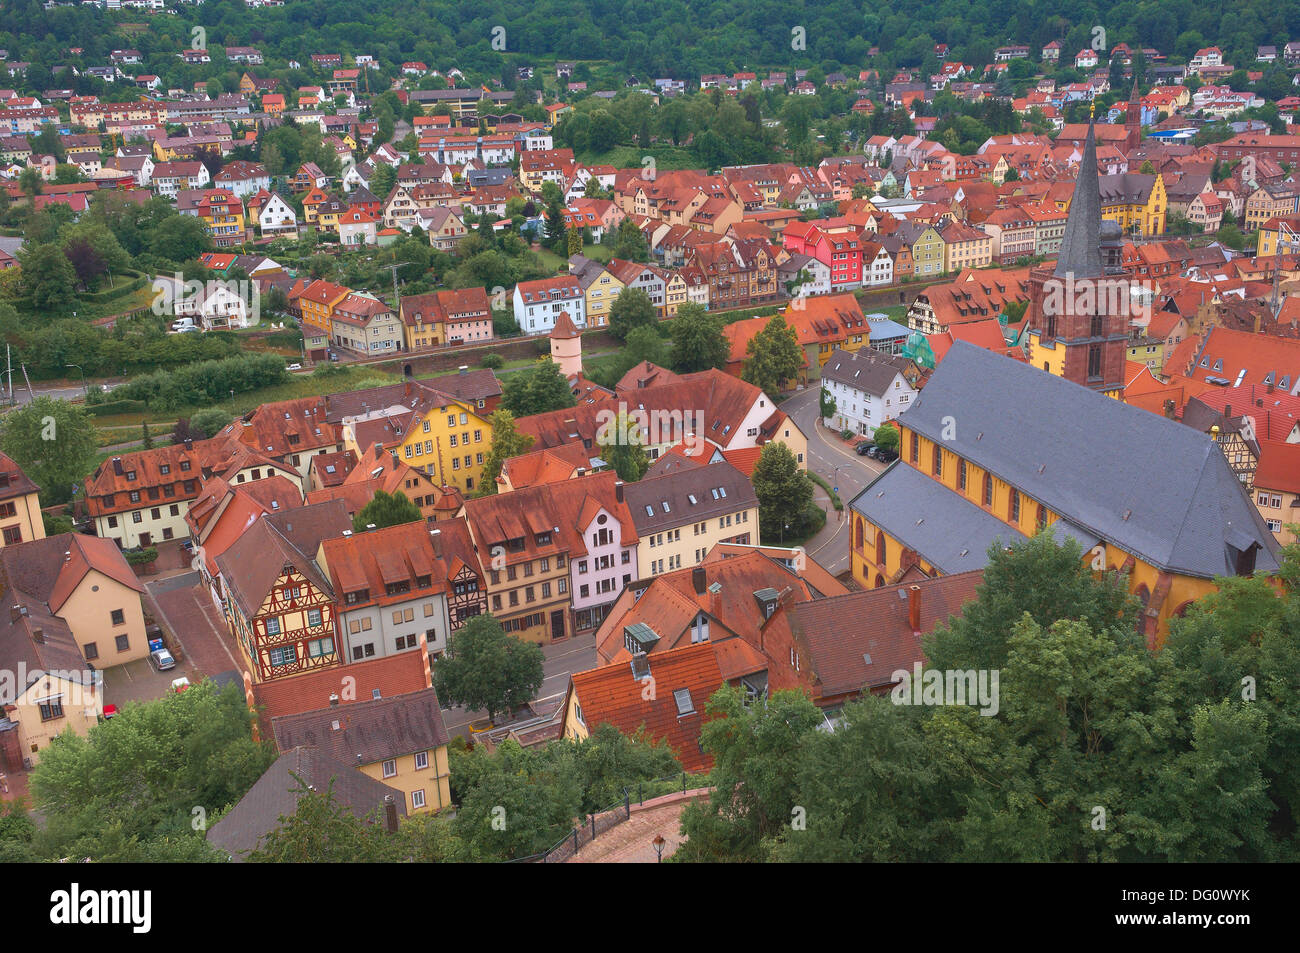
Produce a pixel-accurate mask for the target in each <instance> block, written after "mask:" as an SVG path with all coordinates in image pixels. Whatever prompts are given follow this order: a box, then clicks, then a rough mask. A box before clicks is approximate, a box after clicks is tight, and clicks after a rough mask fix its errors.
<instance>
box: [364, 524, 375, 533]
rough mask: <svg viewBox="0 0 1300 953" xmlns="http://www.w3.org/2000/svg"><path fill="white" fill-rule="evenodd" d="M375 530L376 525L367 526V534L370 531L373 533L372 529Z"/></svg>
mask: <svg viewBox="0 0 1300 953" xmlns="http://www.w3.org/2000/svg"><path fill="white" fill-rule="evenodd" d="M374 528H375V524H374V523H367V524H366V532H367V533H368V532H370V531H371V530H372V529H374Z"/></svg>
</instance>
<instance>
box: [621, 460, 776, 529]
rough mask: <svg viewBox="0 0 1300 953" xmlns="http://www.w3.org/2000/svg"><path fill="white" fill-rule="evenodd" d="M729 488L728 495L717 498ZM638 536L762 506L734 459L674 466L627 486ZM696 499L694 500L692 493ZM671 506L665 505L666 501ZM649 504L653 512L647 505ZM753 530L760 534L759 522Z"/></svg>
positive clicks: (629, 505)
mask: <svg viewBox="0 0 1300 953" xmlns="http://www.w3.org/2000/svg"><path fill="white" fill-rule="evenodd" d="M719 490H725V491H726V496H719V497H718V498H716V499H715V498H714V493H715V492H716V491H719ZM623 496H624V499H625V500H626V501H627V506H628V509H629V510H631V511H632V523H633V525H634V526H636V531H637V535H638V536H645V535H646V534H648V533H657V532H660V531H661V530H665V529H673V528H675V527H678V526H681V525H683V524H684V523H699V522H702V521H703V520H707V519H711V518H712V517H714V516H720V515H724V514H726V513H737V512H739V511H741V510H747V509H751V508H752V507H755V506H758V497H757V496H755V495H754V487H753V485H751V484H750V482H749V478H748V477H746V476H745V474H743V473H741V472H740V471H739V470H737V469H736V468H735V467H733V466H732V465H731V464H730V463H725V462H723V463H712V464H709V465H707V466H696V467H688V468H686V469H680V470H670V471H669V472H667V473H663V474H662V475H660V476H644V477H642V478H641V479H640V480H639V481H637V482H636V483H629V484H627V485H626V486H625V487H623ZM692 496H694V497H695V502H694V503H692V502H691V497H692ZM665 503H666V504H667V505H668V509H667V510H665V509H664V504H665ZM647 507H649V512H647V510H646V508H647ZM751 532H752V533H753V534H754V536H755V537H757V536H758V526H757V525H755V526H754V527H753V528H752V529H751Z"/></svg>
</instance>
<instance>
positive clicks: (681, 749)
mask: <svg viewBox="0 0 1300 953" xmlns="http://www.w3.org/2000/svg"><path fill="white" fill-rule="evenodd" d="M649 668H650V675H651V676H652V677H653V678H654V686H655V691H654V692H652V693H650V694H651V697H650V700H649V701H647V700H646V695H645V685H644V683H643V682H642V680H641V679H640V678H638V677H637V675H636V674H635V673H634V672H633V671H632V668H631V666H630V665H629V664H626V663H625V664H621V665H610V666H607V667H605V668H598V669H593V670H591V671H589V672H579V673H578V674H576V675H574V676H573V678H572V680H571V681H570V684H569V692H570V693H571V694H576V695H577V696H578V701H579V702H580V704H581V705H582V711H583V716H584V720H585V721H586V723H587V725H589V726H590V727H591V728H593V729H594V728H595V727H596V726H597V725H599V724H602V723H608V724H611V725H613V726H614V727H615V728H617V729H619V730H620V731H622V732H625V733H631V732H634V731H636V730H637V729H638V728H640V727H643V726H644V727H645V729H646V731H647V732H648V733H649V735H650V736H651V737H652V738H654V739H656V740H658V741H664V742H666V743H667V744H668V745H669V746H670V747H671V748H672V749H673V750H674V752H676V754H677V760H678V761H680V762H681V764H682V767H683V768H685V769H686V770H687V771H691V772H699V771H707V770H708V769H709V768H710V767H711V766H712V762H713V759H712V758H711V757H709V756H708V755H706V754H704V752H702V751H701V750H700V729H701V728H703V726H704V723H705V722H706V721H707V720H708V718H707V716H706V715H705V713H704V712H705V705H707V704H708V700H709V697H710V696H711V695H712V694H713V693H714V692H716V691H717V690H718V689H719V688H721V687H722V683H723V678H722V671H721V669H719V667H718V660H717V656H716V655H715V652H714V646H713V645H712V644H711V643H708V642H705V643H702V644H699V645H688V646H684V647H683V648H679V649H674V650H673V651H671V652H662V653H656V654H655V655H653V656H650V665H649Z"/></svg>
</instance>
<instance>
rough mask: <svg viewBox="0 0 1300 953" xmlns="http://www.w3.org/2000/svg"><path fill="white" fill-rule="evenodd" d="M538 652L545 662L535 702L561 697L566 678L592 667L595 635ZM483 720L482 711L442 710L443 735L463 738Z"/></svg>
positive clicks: (546, 647)
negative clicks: (473, 725) (444, 729)
mask: <svg viewBox="0 0 1300 953" xmlns="http://www.w3.org/2000/svg"><path fill="white" fill-rule="evenodd" d="M542 653H543V654H544V655H545V656H546V661H544V662H543V663H542V672H543V673H544V675H545V678H544V679H543V680H542V688H541V690H540V691H539V692H538V693H537V699H536V700H541V699H546V698H551V697H553V696H558V695H563V694H564V692H565V691H566V690H568V687H569V675H571V674H572V673H573V672H585V671H587V670H588V669H591V668H595V667H596V635H595V633H594V632H593V633H588V634H587V635H576V636H574V637H573V638H570V639H567V640H566V641H564V642H553V643H552V644H550V645H543V646H542ZM486 717H487V712H485V711H467V710H466V709H464V708H444V709H443V710H442V718H443V722H444V723H445V724H446V726H447V734H448V735H451V736H453V737H454V736H456V735H460V736H461V737H467V736H468V735H469V724H470V722H472V721H478V720H479V719H481V718H486Z"/></svg>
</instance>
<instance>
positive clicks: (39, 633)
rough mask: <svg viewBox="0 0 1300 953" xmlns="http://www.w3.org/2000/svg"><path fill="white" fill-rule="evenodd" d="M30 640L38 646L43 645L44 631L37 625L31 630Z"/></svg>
mask: <svg viewBox="0 0 1300 953" xmlns="http://www.w3.org/2000/svg"><path fill="white" fill-rule="evenodd" d="M32 639H33V641H35V642H37V643H39V644H40V645H44V644H45V630H44V629H43V628H41V627H40V626H39V625H38V626H35V627H34V628H33V629H32Z"/></svg>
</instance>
